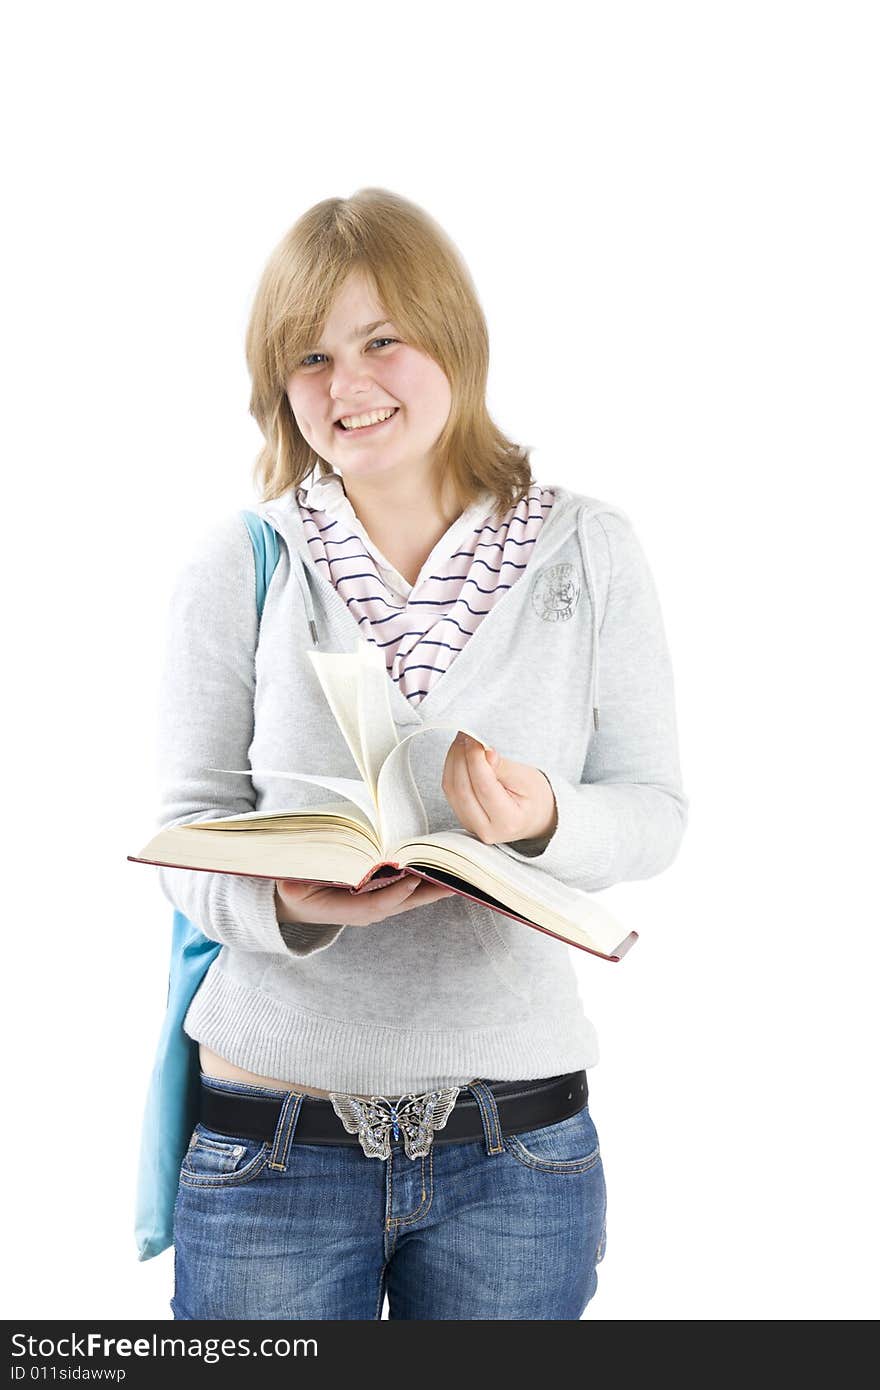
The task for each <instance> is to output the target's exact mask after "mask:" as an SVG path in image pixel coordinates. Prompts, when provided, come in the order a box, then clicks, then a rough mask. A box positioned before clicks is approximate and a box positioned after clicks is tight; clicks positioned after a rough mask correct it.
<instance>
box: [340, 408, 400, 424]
mask: <svg viewBox="0 0 880 1390" xmlns="http://www.w3.org/2000/svg"><path fill="white" fill-rule="evenodd" d="M396 408H397V407H396V406H393V407H392V408H391V409H390V410H374V411H373V413H372V415H343V416H342V419H341V422H340V423H341V424H342V427H343V429H346V430H358V429H361V428H362V427H363V426H364V425H377V424H378V423H379V421H380V420H387V419H388V417H389V415H393V414H394V411H395V410H396Z"/></svg>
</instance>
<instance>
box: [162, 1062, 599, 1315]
mask: <svg viewBox="0 0 880 1390" xmlns="http://www.w3.org/2000/svg"><path fill="white" fill-rule="evenodd" d="M203 1079H204V1080H205V1081H206V1082H207V1083H208V1084H209V1085H210V1086H213V1087H217V1088H218V1089H222V1090H226V1091H235V1092H239V1093H241V1092H244V1093H246V1094H253V1093H254V1092H258V1093H260V1094H264V1095H271V1096H277V1097H278V1098H279V1099H284V1098H285V1097H287V1096H288V1095H289V1096H290V1100H289V1102H288V1104H287V1105H286V1106H285V1107H284V1108H283V1109H282V1111H281V1113H280V1115H279V1119H278V1124H277V1127H276V1131H275V1135H274V1137H273V1139H272V1140H270V1141H265V1142H264V1141H263V1140H259V1139H249V1138H247V1137H246V1136H241V1137H231V1136H230V1135H228V1134H221V1133H220V1132H218V1131H216V1130H209V1129H207V1128H205V1126H204V1125H202V1124H201V1123H199V1124H198V1125H197V1126H196V1128H195V1130H194V1132H193V1137H192V1141H191V1144H190V1148H189V1150H188V1152H187V1154H186V1156H185V1158H184V1160H183V1164H182V1165H181V1170H180V1184H179V1189H178V1194H177V1203H176V1206H175V1213H174V1297H173V1298H172V1300H171V1309H172V1312H173V1313H174V1317H175V1318H176V1319H189V1318H192V1319H201V1318H217V1319H221V1318H232V1319H239V1318H244V1319H250V1318H267V1319H275V1318H282V1319H300V1318H301V1319H319V1318H320V1319H380V1318H381V1316H382V1308H383V1303H384V1298H385V1294H386V1293H387V1295H388V1306H389V1317H391V1318H414V1319H432V1320H433V1319H467V1320H474V1319H571V1320H576V1319H578V1318H580V1316H581V1314H582V1313H583V1311H584V1309H585V1308H586V1306H587V1304H588V1303H589V1301H590V1299H591V1298H592V1297H593V1294H594V1293H595V1292H596V1286H597V1282H598V1280H597V1274H596V1266H597V1264H598V1263H599V1261H600V1260H601V1259H602V1258H603V1256H604V1254H605V1211H606V1199H605V1176H604V1172H603V1169H602V1159H601V1157H600V1154H599V1140H598V1136H597V1134H596V1128H595V1125H594V1124H593V1120H592V1117H591V1115H590V1111H589V1106H588V1105H587V1106H585V1107H584V1109H583V1110H581V1111H580V1112H579V1113H578V1114H577V1115H573V1116H571V1117H570V1118H569V1119H567V1120H560V1121H557V1122H556V1123H554V1124H549V1125H544V1126H543V1127H541V1128H540V1129H533V1130H529V1131H528V1132H527V1133H522V1134H511V1135H504V1134H503V1132H501V1130H500V1126H499V1121H498V1112H497V1109H496V1108H495V1107H494V1105H493V1103H492V1096H491V1092H490V1091H489V1090H488V1088H487V1087H485V1086H475V1087H474V1088H473V1090H472V1091H471V1092H470V1094H471V1095H474V1096H475V1098H476V1100H477V1103H478V1105H479V1111H480V1116H481V1118H482V1122H483V1130H484V1133H483V1136H482V1138H480V1139H478V1140H474V1141H472V1142H471V1141H466V1142H460V1143H459V1142H456V1143H443V1144H440V1143H437V1142H436V1140H435V1142H434V1143H432V1145H431V1148H430V1150H429V1152H428V1154H427V1155H426V1157H424V1158H421V1159H419V1158H416V1159H410V1158H408V1157H407V1155H406V1153H405V1152H404V1149H403V1145H402V1143H401V1142H396V1143H393V1145H392V1150H391V1157H390V1158H388V1159H381V1158H367V1156H366V1155H365V1154H364V1152H363V1150H362V1149H361V1147H360V1145H359V1144H351V1145H348V1144H301V1143H296V1142H293V1139H292V1134H293V1133H294V1132H295V1126H296V1117H297V1115H298V1113H299V1105H300V1101H299V1098H298V1095H297V1094H296V1093H294V1092H290V1093H288V1092H285V1091H278V1090H270V1089H269V1088H268V1087H263V1086H252V1085H250V1084H249V1083H244V1082H238V1081H226V1080H222V1079H220V1078H218V1077H210V1078H208V1077H204V1075H203ZM490 1150H491V1151H490Z"/></svg>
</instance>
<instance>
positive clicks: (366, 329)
mask: <svg viewBox="0 0 880 1390" xmlns="http://www.w3.org/2000/svg"><path fill="white" fill-rule="evenodd" d="M386 324H388V326H389V327H390V326H391V320H390V319H377V320H376V322H375V323H364V324H362V325H361V327H360V328H355V329H354V331H353V332H352V333H350V334H349V335H348V341H349V342H350V343H354V342H356V341H357V339H358V338H365V337H366V336H367V334H368V333H372V332H373V331H374V330H375V329H376V328H384V327H385V325H386Z"/></svg>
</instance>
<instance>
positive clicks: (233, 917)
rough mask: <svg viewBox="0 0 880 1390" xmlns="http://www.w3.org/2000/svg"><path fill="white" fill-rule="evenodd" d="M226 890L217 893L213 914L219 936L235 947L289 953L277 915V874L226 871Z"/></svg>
mask: <svg viewBox="0 0 880 1390" xmlns="http://www.w3.org/2000/svg"><path fill="white" fill-rule="evenodd" d="M223 890H224V891H223V892H222V893H218V894H217V896H216V899H215V904H214V914H213V915H214V923H213V925H214V926H215V927H216V932H217V937H218V938H219V940H220V941H222V942H223V943H224V945H226V946H231V947H232V949H233V950H241V951H270V952H272V953H273V954H274V955H280V956H285V955H287V954H288V949H287V945H286V943H285V941H284V937H283V936H282V935H281V929H280V927H279V925H278V918H277V917H276V915H275V880H274V878H256V877H254V878H252V877H249V876H244V875H240V874H229V875H223Z"/></svg>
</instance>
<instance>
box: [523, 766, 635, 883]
mask: <svg viewBox="0 0 880 1390" xmlns="http://www.w3.org/2000/svg"><path fill="white" fill-rule="evenodd" d="M541 771H542V772H544V769H543V768H542V769H541ZM544 776H545V777H546V778H547V781H548V782H549V783H550V786H551V788H552V790H553V796H554V798H555V801H556V829H555V830H554V832H553V834H552V835H551V836H550V839H549V840H513V841H511V842H510V843H509V844H503V845H499V849H502V850H504V853H505V854H507V855H509V856H510V858H511V859H518V860H519V861H520V862H521V863H523V864H531V865H533V866H534V868H536V869H543V870H544V872H545V873H548V874H552V875H553V877H554V878H558V879H560V880H561V881H562V882H563V883H564V882H566V881H567V880H572V879H577V880H579V881H580V880H583V877H584V874H585V872H587V873H589V876H590V877H595V878H596V879H597V880H601V879H604V878H605V877H606V875H607V874H608V872H609V870H610V868H611V864H612V860H613V857H614V848H615V843H616V818H614V817H611V816H609V814H608V806H607V802H606V800H605V798H603V797H602V790H603V789H602V788H600V787H593V786H592V785H591V784H590V783H589V782H581V783H579V784H578V785H577V786H574V785H573V783H571V782H568V781H566V780H565V778H564V777H559V776H557V775H556V774H555V773H550V772H544ZM514 846H518V848H514Z"/></svg>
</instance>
